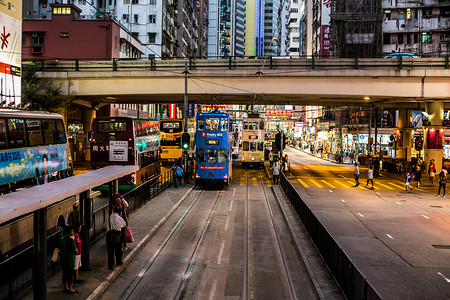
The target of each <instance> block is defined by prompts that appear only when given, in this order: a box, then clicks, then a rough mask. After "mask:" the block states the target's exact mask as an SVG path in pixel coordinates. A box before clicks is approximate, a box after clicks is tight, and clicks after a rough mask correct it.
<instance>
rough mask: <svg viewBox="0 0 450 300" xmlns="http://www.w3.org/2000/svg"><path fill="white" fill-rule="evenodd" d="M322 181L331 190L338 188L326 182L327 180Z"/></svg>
mask: <svg viewBox="0 0 450 300" xmlns="http://www.w3.org/2000/svg"><path fill="white" fill-rule="evenodd" d="M320 181H322V182H323V183H325V184H326V185H328V186H329V187H331V188H333V189H335V188H336V187H335V186H334V185H332V184H331V183H329V182H328V181H326V180H323V179H321V180H320Z"/></svg>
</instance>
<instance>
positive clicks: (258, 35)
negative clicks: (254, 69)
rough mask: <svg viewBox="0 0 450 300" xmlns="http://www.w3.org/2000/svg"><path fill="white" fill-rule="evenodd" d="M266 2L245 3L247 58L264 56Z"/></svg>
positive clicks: (259, 0) (260, 0) (258, 0)
mask: <svg viewBox="0 0 450 300" xmlns="http://www.w3.org/2000/svg"><path fill="white" fill-rule="evenodd" d="M264 2H265V0H248V1H246V3H245V56H261V55H264V8H265V4H264Z"/></svg>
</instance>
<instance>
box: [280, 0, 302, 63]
mask: <svg viewBox="0 0 450 300" xmlns="http://www.w3.org/2000/svg"><path fill="white" fill-rule="evenodd" d="M287 7H288V14H287V18H286V20H287V22H286V26H285V27H286V29H287V38H286V55H288V56H291V57H299V56H301V55H302V53H303V34H302V33H303V25H304V23H302V22H301V18H302V15H303V10H304V7H305V6H304V1H303V0H302V1H299V0H290V2H289V3H288V4H287Z"/></svg>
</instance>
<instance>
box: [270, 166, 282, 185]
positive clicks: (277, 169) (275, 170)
mask: <svg viewBox="0 0 450 300" xmlns="http://www.w3.org/2000/svg"><path fill="white" fill-rule="evenodd" d="M271 169H272V174H273V184H278V178H280V165H279V164H278V160H275V161H274V163H273V166H272V167H271Z"/></svg>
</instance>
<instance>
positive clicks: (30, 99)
mask: <svg viewBox="0 0 450 300" xmlns="http://www.w3.org/2000/svg"><path fill="white" fill-rule="evenodd" d="M36 71H37V66H36V65H35V64H34V63H25V64H23V65H22V103H21V107H22V108H25V109H28V110H39V111H50V112H58V111H59V110H60V109H61V108H63V107H64V106H66V105H68V104H70V103H71V102H72V100H73V99H74V95H73V94H72V95H64V94H63V90H62V84H61V83H60V84H59V85H57V84H55V83H53V82H52V81H51V80H48V79H45V78H39V77H37V76H36Z"/></svg>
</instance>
